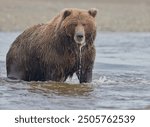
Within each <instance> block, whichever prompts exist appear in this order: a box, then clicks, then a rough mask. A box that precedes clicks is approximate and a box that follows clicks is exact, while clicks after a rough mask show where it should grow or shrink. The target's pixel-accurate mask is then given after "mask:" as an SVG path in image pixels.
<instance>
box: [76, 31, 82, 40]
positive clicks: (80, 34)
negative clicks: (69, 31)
mask: <svg viewBox="0 0 150 127" xmlns="http://www.w3.org/2000/svg"><path fill="white" fill-rule="evenodd" d="M76 37H77V39H78V40H82V39H83V33H81V32H79V33H77V34H76Z"/></svg>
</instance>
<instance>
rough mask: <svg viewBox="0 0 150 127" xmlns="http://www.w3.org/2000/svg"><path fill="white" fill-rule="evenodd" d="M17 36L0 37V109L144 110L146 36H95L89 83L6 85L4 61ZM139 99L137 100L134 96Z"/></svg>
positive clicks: (149, 82) (149, 44)
mask: <svg viewBox="0 0 150 127" xmlns="http://www.w3.org/2000/svg"><path fill="white" fill-rule="evenodd" d="M17 35H18V33H0V109H150V108H149V107H150V92H149V91H150V75H149V73H150V67H149V66H150V59H149V57H150V33H101V34H98V36H97V39H96V49H97V54H96V62H95V67H94V74H93V81H92V83H90V84H79V83H78V80H77V77H76V76H73V78H72V80H69V79H68V80H67V81H66V82H65V83H58V82H51V81H48V82H25V81H12V80H10V79H7V78H6V69H5V68H6V67H5V56H6V52H7V51H8V48H9V46H10V44H11V42H12V41H13V40H14V39H15V37H16V36H17ZM139 93H140V94H139Z"/></svg>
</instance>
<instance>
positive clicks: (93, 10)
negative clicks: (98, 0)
mask: <svg viewBox="0 0 150 127" xmlns="http://www.w3.org/2000/svg"><path fill="white" fill-rule="evenodd" d="M88 13H89V14H90V15H91V16H92V17H94V18H95V16H96V14H97V9H96V8H91V9H90V10H88Z"/></svg>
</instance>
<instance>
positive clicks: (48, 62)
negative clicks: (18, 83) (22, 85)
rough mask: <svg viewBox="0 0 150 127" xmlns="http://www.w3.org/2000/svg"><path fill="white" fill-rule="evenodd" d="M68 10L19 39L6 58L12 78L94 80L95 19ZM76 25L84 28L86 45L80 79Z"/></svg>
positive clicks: (34, 27)
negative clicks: (74, 77) (76, 78)
mask: <svg viewBox="0 0 150 127" xmlns="http://www.w3.org/2000/svg"><path fill="white" fill-rule="evenodd" d="M66 10H69V11H66ZM66 10H63V11H62V12H60V14H58V15H57V16H56V17H54V18H53V19H52V20H51V21H50V22H48V23H46V24H39V25H35V26H33V27H31V28H29V29H27V30H25V31H24V32H23V33H22V34H20V35H19V36H18V37H17V38H16V40H15V41H14V42H13V44H12V45H11V47H10V49H9V51H8V53H7V57H6V67H7V76H8V77H9V78H12V79H13V78H14V79H21V80H26V81H32V80H34V81H38V80H40V81H45V80H53V81H65V80H66V79H67V77H68V76H70V77H71V76H72V75H73V74H74V73H77V76H78V77H80V79H79V80H80V82H90V81H91V78H92V69H93V64H94V60H95V47H94V40H95V37H96V24H95V16H94V15H91V14H90V13H91V12H88V11H87V10H79V9H66ZM74 23H77V24H78V23H82V25H85V26H84V29H85V37H86V39H85V40H86V45H85V46H84V47H83V48H82V62H81V66H82V70H81V75H80V76H79V73H78V70H79V46H78V45H77V44H76V43H75V42H74V39H73V34H74V27H75V26H74V25H72V24H74ZM70 24H71V25H70Z"/></svg>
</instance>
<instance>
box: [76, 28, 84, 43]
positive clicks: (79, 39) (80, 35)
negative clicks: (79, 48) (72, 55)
mask: <svg viewBox="0 0 150 127" xmlns="http://www.w3.org/2000/svg"><path fill="white" fill-rule="evenodd" d="M74 40H75V42H76V43H78V44H80V45H83V44H84V43H85V32H84V28H83V27H82V26H77V27H76V29H75V35H74Z"/></svg>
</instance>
